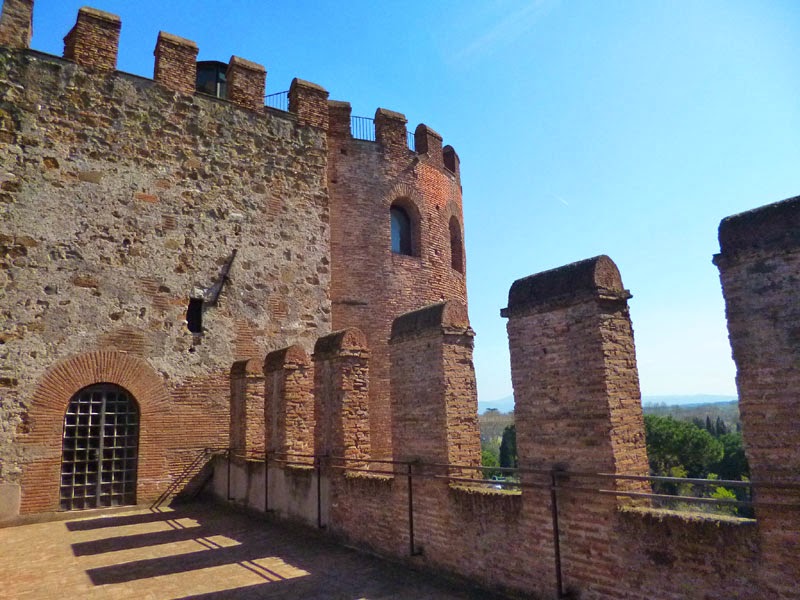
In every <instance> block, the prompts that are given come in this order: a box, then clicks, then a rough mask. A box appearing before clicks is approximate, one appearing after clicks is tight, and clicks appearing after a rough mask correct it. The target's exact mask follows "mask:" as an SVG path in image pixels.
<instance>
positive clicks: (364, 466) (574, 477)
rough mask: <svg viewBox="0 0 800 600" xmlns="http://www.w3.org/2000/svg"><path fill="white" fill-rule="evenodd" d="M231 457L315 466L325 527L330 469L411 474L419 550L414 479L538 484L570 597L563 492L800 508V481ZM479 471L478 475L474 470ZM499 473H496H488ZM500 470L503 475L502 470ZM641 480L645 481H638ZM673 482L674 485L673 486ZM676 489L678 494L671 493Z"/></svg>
mask: <svg viewBox="0 0 800 600" xmlns="http://www.w3.org/2000/svg"><path fill="white" fill-rule="evenodd" d="M226 456H227V457H228V458H229V459H237V458H238V459H245V460H255V461H262V462H264V463H265V465H266V466H267V467H268V466H270V465H272V464H275V465H281V466H295V467H304V468H308V469H313V471H314V473H315V475H316V480H317V481H316V496H317V497H316V504H317V526H318V527H319V528H325V526H326V524H325V523H323V516H322V490H321V480H322V475H323V473H325V472H333V471H346V472H350V473H365V474H370V475H377V476H390V477H395V478H405V479H406V486H407V496H408V515H407V519H408V537H409V553H410V554H411V555H412V556H413V555H416V554H418V549H417V548H416V546H415V542H414V506H415V498H414V481H415V480H420V479H436V480H444V481H447V482H449V483H450V484H455V485H457V486H468V487H469V486H477V487H481V488H483V489H484V490H486V491H487V492H488V493H492V490H496V491H497V492H498V493H500V494H508V493H512V494H522V493H523V492H524V491H525V490H526V489H538V490H541V491H543V492H545V493H547V494H548V495H549V499H550V508H551V512H552V522H553V547H554V566H555V575H556V585H557V588H556V589H557V590H558V593H559V596H558V597H559V598H561V597H564V594H565V592H564V585H563V577H562V571H561V550H560V542H561V539H560V538H561V535H560V529H559V527H560V526H559V516H560V511H559V493H567V492H568V493H585V494H590V495H593V496H615V497H617V498H618V499H621V498H630V499H632V501H635V500H639V501H645V502H646V503H645V505H644V506H645V507H647V508H672V509H674V508H676V505H677V507H678V508H681V507H682V508H683V509H684V510H686V508H687V507H689V506H694V505H698V506H701V507H708V506H716V507H725V508H726V509H732V510H734V511H736V510H738V511H740V513H739V516H741V517H749V516H752V514H753V507H754V506H762V507H784V508H786V507H789V508H794V509H800V484H791V483H775V484H772V483H760V482H750V481H732V480H715V479H688V478H679V477H661V476H649V475H648V476H638V475H618V474H613V473H589V472H580V471H566V470H560V469H549V470H548V469H529V468H502V467H486V466H478V465H466V464H445V463H423V462H421V461H397V460H379V459H366V458H357V459H356V458H346V457H341V456H328V455H324V456H321V455H314V454H292V453H274V452H269V453H265V452H248V453H239V452H236V451H235V450H231V451H228V452H227V453H226ZM231 462H232V460H228V465H227V466H228V498H229V499H231V498H230V481H231V475H230V465H231ZM469 472H474V473H476V476H475V477H471V476H469V475H468V473H469ZM487 473H493V474H494V478H489V477H487V476H486V474H487ZM498 473H499V474H500V475H498ZM637 483H639V484H641V485H640V486H638V489H637V485H636V484H637ZM670 486H672V487H670ZM720 487H722V488H734V489H735V490H737V492H738V491H743V492H745V493H744V494H741V495H740V494H738V493H737V494H736V498H730V497H710V496H709V495H708V494H707V493H703V492H696V493H694V495H690V494H689V492H690V491H693V490H695V489H698V490H702V489H705V488H720ZM761 489H781V490H784V491H785V490H791V491H793V492H797V496H798V497H797V499H796V500H794V499H793V500H794V501H792V502H759V501H757V498H756V499H754V490H755V492H756V493H757V492H758V491H759V490H761ZM669 491H674V492H675V493H665V492H669ZM264 492H265V495H264V509H265V511H267V512H271V509H270V504H269V502H270V497H269V468H265V478H264ZM714 512H716V513H717V514H729V515H730V514H735V512H734V513H731V512H727V513H726V511H725V510H723V511H714Z"/></svg>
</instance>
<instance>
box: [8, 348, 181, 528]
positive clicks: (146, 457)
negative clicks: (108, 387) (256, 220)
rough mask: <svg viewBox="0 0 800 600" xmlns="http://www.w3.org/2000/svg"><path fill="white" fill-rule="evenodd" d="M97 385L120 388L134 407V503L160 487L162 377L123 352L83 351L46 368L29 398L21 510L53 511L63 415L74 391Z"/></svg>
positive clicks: (164, 414) (165, 400) (164, 410)
mask: <svg viewBox="0 0 800 600" xmlns="http://www.w3.org/2000/svg"><path fill="white" fill-rule="evenodd" d="M97 383H113V384H116V385H118V386H120V387H122V388H125V390H127V391H128V392H130V394H131V395H132V396H133V397H134V399H135V400H136V402H137V404H138V405H139V411H140V419H141V425H140V438H139V480H138V485H137V497H138V499H139V502H142V501H144V500H147V499H150V498H155V497H157V496H158V494H159V493H160V492H161V491H162V489H161V488H163V487H164V485H165V481H164V479H165V474H164V468H165V464H166V445H167V439H165V434H166V432H167V431H168V428H167V426H166V425H167V423H166V421H167V420H168V419H169V418H170V410H169V407H170V403H169V392H168V390H167V388H166V386H165V385H164V382H163V380H162V378H161V376H160V375H159V374H158V373H157V372H156V371H155V370H154V369H153V368H152V367H151V366H150V365H149V364H147V362H145V361H144V360H143V359H141V358H138V357H135V356H131V355H130V354H127V353H125V352H113V351H96V352H86V353H83V354H78V355H76V356H72V357H69V358H66V359H64V360H61V361H59V362H57V363H56V364H54V365H53V366H52V367H50V369H48V370H47V372H46V373H45V374H44V376H43V377H42V379H41V380H40V381H39V383H38V385H37V386H36V389H35V391H34V393H33V395H32V397H31V403H30V411H29V417H30V421H29V422H30V430H29V433H27V434H26V435H25V436H24V440H21V441H22V445H23V447H24V451H25V454H26V455H27V458H28V459H29V462H28V461H26V462H27V463H28V464H27V465H26V467H25V469H24V472H23V475H22V482H21V483H22V498H21V506H20V512H21V513H37V512H47V511H54V510H58V507H59V501H58V491H59V480H60V474H59V469H60V465H61V441H62V440H61V438H62V431H63V426H64V413H65V411H66V409H67V406H68V405H69V401H70V399H71V398H72V397H73V396H74V395H75V394H76V393H77V392H78V391H80V390H81V389H83V388H85V387H87V386H90V385H93V384H97Z"/></svg>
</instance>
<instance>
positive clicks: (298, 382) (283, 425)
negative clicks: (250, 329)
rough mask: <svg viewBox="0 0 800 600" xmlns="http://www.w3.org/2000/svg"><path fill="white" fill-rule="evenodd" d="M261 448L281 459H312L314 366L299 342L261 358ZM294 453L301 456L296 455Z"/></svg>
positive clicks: (314, 423)
mask: <svg viewBox="0 0 800 600" xmlns="http://www.w3.org/2000/svg"><path fill="white" fill-rule="evenodd" d="M264 397H265V402H264V423H265V424H266V425H265V428H264V435H265V442H264V447H265V448H266V450H267V452H269V453H271V454H277V455H278V457H279V458H281V459H284V458H286V457H287V456H292V457H294V458H293V459H294V460H298V461H299V462H309V463H310V462H311V459H310V458H309V456H310V455H311V454H313V452H314V428H315V426H316V419H315V415H314V366H313V364H312V362H311V358H310V357H309V356H308V354H307V353H306V351H305V350H304V349H303V348H302V347H301V346H298V345H294V346H289V347H288V348H282V349H280V350H275V351H274V352H270V353H269V354H267V356H266V358H265V359H264ZM295 455H303V456H296V457H295Z"/></svg>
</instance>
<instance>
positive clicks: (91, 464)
mask: <svg viewBox="0 0 800 600" xmlns="http://www.w3.org/2000/svg"><path fill="white" fill-rule="evenodd" d="M63 431H64V432H63V438H62V439H63V443H62V453H61V488H60V506H61V510H79V509H83V508H100V507H104V506H120V505H125V504H136V472H137V463H138V450H139V407H138V405H137V403H136V400H134V398H133V396H132V395H131V394H130V393H129V392H128V391H127V390H125V389H124V388H122V387H120V386H118V385H113V384H110V383H101V384H97V385H91V386H89V387H85V388H83V389H82V390H80V391H79V392H78V393H77V394H75V395H74V396H73V397H72V399H71V400H70V401H69V406H68V407H67V412H66V414H65V415H64V430H63Z"/></svg>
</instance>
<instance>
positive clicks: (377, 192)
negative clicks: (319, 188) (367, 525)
mask: <svg viewBox="0 0 800 600" xmlns="http://www.w3.org/2000/svg"><path fill="white" fill-rule="evenodd" d="M328 107H329V128H328V158H329V166H328V185H329V190H330V194H331V252H332V270H333V280H332V287H331V301H332V309H333V326H334V328H335V329H344V328H347V327H357V328H359V329H361V330H362V331H363V332H364V333H365V335H366V336H367V342H368V345H369V348H370V351H371V353H372V354H371V361H370V407H369V409H370V410H369V413H370V429H371V431H372V451H373V454H374V455H375V457H384V458H386V457H389V456H391V451H392V448H391V411H390V405H389V391H388V390H389V363H388V353H389V350H388V345H387V344H388V341H389V337H390V335H391V326H392V321H393V320H394V319H395V317H397V316H398V315H401V314H404V313H406V312H409V311H413V310H416V309H418V308H422V307H424V306H427V305H429V304H432V303H436V302H442V301H445V300H457V301H459V302H461V303H464V304H465V303H466V300H467V292H466V280H465V276H464V272H465V265H464V261H463V239H464V238H463V232H464V225H463V215H462V205H461V182H460V179H459V174H458V171H457V170H456V171H455V172H453V171H452V170H449V169H447V168H445V167H444V166H443V165H444V163H443V150H442V149H441V136H439V134H437V133H436V132H434V131H433V130H431V129H430V128H428V127H426V126H424V125H421V126H420V127H419V128H418V129H417V132H416V137H418V138H419V141H420V147H419V148H418V150H417V152H416V153H415V152H412V151H411V150H409V148H408V141H407V133H406V118H405V116H403V115H402V114H400V113H397V112H394V111H389V110H385V109H378V110H377V111H376V113H375V133H376V140H377V143H374V142H368V141H363V140H357V139H353V137H352V136H351V134H350V116H351V111H350V105H349V104H347V103H344V102H333V101H331V102H329V103H328ZM450 150H451V151H452V148H450ZM451 157H455V153H454V151H453V152H452V154H451ZM393 204H398V205H400V206H401V207H402V208H404V209H405V210H406V212H407V213H408V214H409V216H410V217H411V220H412V229H413V234H412V245H413V248H414V252H413V255H412V256H407V255H403V254H395V253H393V252H392V251H391V239H390V232H391V229H390V225H389V220H390V207H391V206H392V205H393ZM451 223H452V226H453V227H455V228H457V229H458V233H459V236H457V243H458V247H457V248H456V249H455V253H456V254H457V255H459V256H460V257H461V267H462V268H461V270H458V269H454V268H453V260H452V258H451V255H452V254H453V250H452V249H451V234H450V230H451ZM355 257H357V260H355ZM377 281H380V282H381V285H375V282H377Z"/></svg>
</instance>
